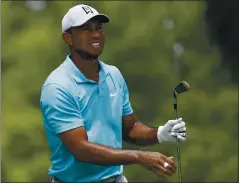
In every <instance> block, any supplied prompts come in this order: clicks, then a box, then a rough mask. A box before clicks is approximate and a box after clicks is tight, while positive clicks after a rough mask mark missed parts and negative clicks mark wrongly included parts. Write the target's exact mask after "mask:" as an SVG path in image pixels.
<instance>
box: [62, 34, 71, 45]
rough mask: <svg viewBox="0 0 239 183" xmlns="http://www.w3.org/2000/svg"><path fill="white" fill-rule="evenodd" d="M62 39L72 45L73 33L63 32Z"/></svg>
mask: <svg viewBox="0 0 239 183" xmlns="http://www.w3.org/2000/svg"><path fill="white" fill-rule="evenodd" d="M62 39H63V40H64V41H65V42H66V44H68V45H69V46H72V36H71V34H69V33H67V32H64V33H62Z"/></svg>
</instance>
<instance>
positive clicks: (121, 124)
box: [40, 5, 186, 182]
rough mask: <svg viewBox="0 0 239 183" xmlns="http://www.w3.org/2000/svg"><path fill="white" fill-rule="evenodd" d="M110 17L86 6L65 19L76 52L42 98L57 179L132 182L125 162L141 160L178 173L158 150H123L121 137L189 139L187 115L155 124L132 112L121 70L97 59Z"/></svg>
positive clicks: (161, 172) (65, 34) (162, 173)
mask: <svg viewBox="0 0 239 183" xmlns="http://www.w3.org/2000/svg"><path fill="white" fill-rule="evenodd" d="M107 22H109V18H108V16H106V15H104V14H99V13H98V12H97V11H96V10H95V9H94V8H92V7H90V6H87V5H78V6H75V7H73V8H71V9H70V10H69V11H68V12H67V14H66V15H65V16H64V18H63V20H62V38H63V40H64V41H65V42H66V44H68V46H69V47H70V49H71V54H70V55H68V56H67V57H66V60H65V61H64V62H63V63H62V64H61V65H60V66H59V67H58V68H57V69H56V70H54V71H53V72H52V73H51V74H50V75H49V77H48V78H47V79H46V81H45V83H44V85H43V87H42V90H41V98H40V106H41V111H42V116H43V121H44V127H45V131H46V134H47V138H48V143H49V147H50V150H51V152H52V155H51V162H52V166H51V167H50V168H49V176H51V177H52V182H97V181H102V182H127V179H126V178H125V177H124V175H123V165H129V164H138V165H141V166H143V167H145V168H146V169H149V170H151V171H153V172H154V173H156V174H157V175H158V176H159V177H161V178H166V176H167V175H169V176H171V175H173V174H174V173H175V172H176V165H175V163H174V161H173V159H172V158H171V157H166V156H164V155H163V154H161V153H159V152H148V151H147V152H145V151H140V150H123V149H122V141H123V140H124V141H126V142H129V143H133V144H138V145H153V144H157V143H163V142H167V141H175V139H176V138H178V139H180V140H181V141H185V140H186V139H185V136H186V126H185V122H183V121H182V119H181V118H180V119H178V120H169V121H168V122H167V123H166V124H165V125H162V126H159V127H157V128H151V127H148V126H146V125H144V124H143V123H141V122H140V121H139V120H138V119H137V118H136V116H135V115H134V113H133V109H132V107H131V103H130V100H129V92H128V88H127V85H126V82H125V80H124V78H123V76H122V75H121V73H120V71H119V70H118V69H117V68H116V67H115V66H112V65H108V64H105V63H103V62H102V61H100V60H99V59H98V57H99V55H100V54H101V53H102V51H103V47H104V29H103V26H102V24H103V23H107Z"/></svg>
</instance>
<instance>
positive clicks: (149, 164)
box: [138, 151, 177, 179]
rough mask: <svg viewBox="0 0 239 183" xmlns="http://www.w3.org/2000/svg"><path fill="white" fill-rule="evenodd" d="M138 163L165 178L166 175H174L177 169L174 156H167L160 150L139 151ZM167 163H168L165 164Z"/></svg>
mask: <svg viewBox="0 0 239 183" xmlns="http://www.w3.org/2000/svg"><path fill="white" fill-rule="evenodd" d="M138 163H139V164H140V165H141V166H143V167H145V168H147V169H149V170H151V171H153V172H154V173H155V174H156V175H158V176H159V177H161V178H163V179H166V175H168V176H172V175H173V174H175V173H176V170H177V167H176V165H175V162H174V161H173V160H172V157H171V158H170V157H166V156H164V155H163V154H161V153H159V152H145V151H139V154H138ZM165 163H167V164H168V165H167V166H164V165H165Z"/></svg>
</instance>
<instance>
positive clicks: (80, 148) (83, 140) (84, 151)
mask: <svg viewBox="0 0 239 183" xmlns="http://www.w3.org/2000/svg"><path fill="white" fill-rule="evenodd" d="M59 136H60V138H61V140H62V142H63V143H64V144H66V146H67V147H68V148H69V150H70V151H71V152H72V153H73V155H74V157H75V158H76V160H78V161H83V162H88V163H93V164H98V165H121V164H123V165H128V164H136V163H137V161H138V154H139V151H136V150H121V149H115V148H111V147H108V146H105V145H101V144H96V143H92V142H89V141H88V138H87V133H86V131H85V128H84V127H80V128H77V129H74V130H71V131H66V132H64V133H61V134H59Z"/></svg>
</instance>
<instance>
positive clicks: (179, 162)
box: [174, 108, 182, 183]
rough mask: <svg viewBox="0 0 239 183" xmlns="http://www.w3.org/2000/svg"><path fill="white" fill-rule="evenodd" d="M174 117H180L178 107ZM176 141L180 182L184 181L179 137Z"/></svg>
mask: <svg viewBox="0 0 239 183" xmlns="http://www.w3.org/2000/svg"><path fill="white" fill-rule="evenodd" d="M174 117H175V119H178V114H177V108H176V109H174ZM176 142H177V160H178V180H179V183H182V170H181V157H180V144H179V139H178V138H176Z"/></svg>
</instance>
